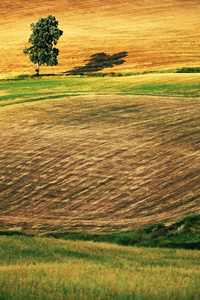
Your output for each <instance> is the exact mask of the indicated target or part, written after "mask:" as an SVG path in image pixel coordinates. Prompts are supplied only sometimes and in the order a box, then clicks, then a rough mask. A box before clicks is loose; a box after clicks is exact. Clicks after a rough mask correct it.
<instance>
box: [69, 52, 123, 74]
mask: <svg viewBox="0 0 200 300" xmlns="http://www.w3.org/2000/svg"><path fill="white" fill-rule="evenodd" d="M127 55H128V52H126V51H123V52H119V53H117V54H114V55H109V54H106V53H104V52H102V53H96V54H93V55H92V56H91V57H90V59H86V60H85V62H88V63H87V64H86V65H85V66H82V67H75V68H74V69H73V70H70V71H67V72H64V74H66V75H83V74H85V73H92V72H98V71H101V70H103V69H105V68H113V67H114V66H118V65H122V64H123V63H124V62H125V60H124V59H122V58H124V57H126V56H127Z"/></svg>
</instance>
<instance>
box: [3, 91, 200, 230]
mask: <svg viewBox="0 0 200 300" xmlns="http://www.w3.org/2000/svg"><path fill="white" fill-rule="evenodd" d="M199 112H200V101H199V98H183V97H152V96H134V95H124V96H119V95H107V96H106V95H104V96H103V95H82V96H76V97H73V96H70V97H68V98H63V99H57V100H56V99H54V100H53V101H50V100H49V101H48V100H47V101H40V102H32V103H23V104H17V105H11V106H7V107H4V108H3V109H2V110H1V122H0V132H1V142H0V160H1V202H0V211H1V225H3V226H8V227H9V226H15V227H22V228H29V229H30V228H32V229H35V230H37V229H38V230H47V229H50V228H54V229H59V230H61V229H64V230H67V229H73V228H78V229H79V230H80V229H82V230H85V229H87V230H90V229H93V230H102V229H114V228H115V229H117V228H118V229H123V228H126V229H127V228H131V227H134V226H138V225H142V224H148V223H155V222H170V220H174V219H177V218H179V217H181V216H183V215H185V214H188V213H191V212H194V211H198V210H199V209H200V206H199V195H200V186H199V182H200V175H199V169H200V156H199V126H200V124H199Z"/></svg>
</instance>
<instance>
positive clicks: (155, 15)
mask: <svg viewBox="0 0 200 300" xmlns="http://www.w3.org/2000/svg"><path fill="white" fill-rule="evenodd" d="M0 11H1V20H0V28H1V47H0V56H1V58H3V59H2V60H1V64H0V76H1V77H5V76H13V75H16V74H22V73H30V74H32V73H34V69H35V67H34V65H33V64H31V63H30V62H29V58H28V56H25V55H24V54H23V53H22V50H23V48H24V47H25V46H27V45H28V43H27V41H28V38H29V36H30V33H31V31H30V26H29V25H30V23H31V22H36V21H37V20H38V18H39V17H40V16H43V17H46V16H47V14H53V15H55V16H56V18H57V19H58V21H59V27H60V29H62V30H63V31H64V35H63V36H62V37H61V39H60V41H59V44H58V47H59V49H60V55H59V65H58V66H57V67H51V68H50V67H48V68H47V67H42V68H41V72H42V73H62V72H68V71H71V70H74V68H77V67H83V66H84V65H85V64H87V63H88V60H90V59H91V57H92V56H93V55H96V54H99V53H104V54H106V55H107V56H109V57H110V56H113V55H118V54H119V53H126V56H124V58H123V62H121V63H119V64H114V65H113V67H112V69H111V68H110V67H109V68H108V66H105V69H104V71H105V72H108V71H109V72H110V71H122V72H133V71H138V70H158V69H159V70H160V69H161V70H162V69H171V68H179V67H194V66H196V67H197V66H199V61H200V42H199V40H200V22H199V12H200V2H199V1H198V0H192V1H191V0H184V1H174V0H167V1H166V0H165V1H163V0H157V1H153V0H145V1H141V0H137V1H132V0H124V1H122V0H106V1H105V0H93V1H90V0H84V1H83V0H76V1H74V0H67V1H66V0H59V1H54V0H48V1H46V0H41V1H36V0H32V1H25V0H17V1H15V2H13V1H10V0H5V1H1V3H0ZM107 56H105V59H106V57H107Z"/></svg>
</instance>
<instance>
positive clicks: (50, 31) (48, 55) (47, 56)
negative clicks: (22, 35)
mask: <svg viewBox="0 0 200 300" xmlns="http://www.w3.org/2000/svg"><path fill="white" fill-rule="evenodd" d="M30 27H31V30H32V34H31V35H30V38H29V43H31V44H32V46H30V47H29V48H25V49H24V50H23V53H24V54H29V58H30V61H31V62H33V63H34V64H36V65H37V67H36V74H37V76H39V71H40V70H39V68H40V65H44V64H46V65H47V66H56V65H57V64H58V60H57V56H58V54H59V49H58V48H55V47H54V45H56V44H57V41H58V40H59V38H60V36H61V35H62V34H63V31H62V30H60V29H59V28H58V21H56V18H55V17H54V16H51V15H48V16H47V18H39V21H38V22H37V23H35V24H34V23H31V25H30Z"/></svg>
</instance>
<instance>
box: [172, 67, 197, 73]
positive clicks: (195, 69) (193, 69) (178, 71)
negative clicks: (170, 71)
mask: <svg viewBox="0 0 200 300" xmlns="http://www.w3.org/2000/svg"><path fill="white" fill-rule="evenodd" d="M177 73H200V68H198V67H197V68H181V69H178V70H177Z"/></svg>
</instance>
